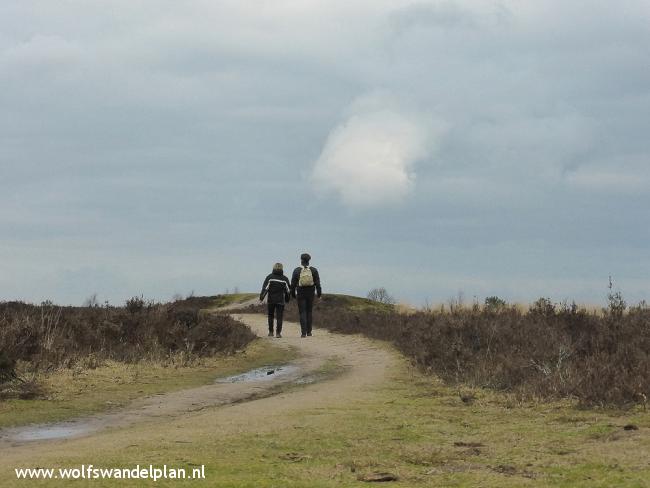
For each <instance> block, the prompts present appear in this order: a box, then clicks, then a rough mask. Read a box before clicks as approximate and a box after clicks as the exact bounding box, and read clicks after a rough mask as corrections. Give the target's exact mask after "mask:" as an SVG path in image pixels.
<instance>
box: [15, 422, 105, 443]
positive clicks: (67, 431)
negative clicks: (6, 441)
mask: <svg viewBox="0 0 650 488" xmlns="http://www.w3.org/2000/svg"><path fill="white" fill-rule="evenodd" d="M11 430H13V431H14V432H10V433H9V435H8V436H7V437H9V438H10V439H11V440H12V441H18V442H29V441H44V440H51V439H67V438H70V437H76V436H79V435H83V434H87V433H89V432H91V431H92V430H93V428H92V426H91V425H90V424H89V423H85V422H79V423H72V422H62V423H58V424H49V425H34V426H27V427H20V428H17V429H11ZM2 437H4V436H2Z"/></svg>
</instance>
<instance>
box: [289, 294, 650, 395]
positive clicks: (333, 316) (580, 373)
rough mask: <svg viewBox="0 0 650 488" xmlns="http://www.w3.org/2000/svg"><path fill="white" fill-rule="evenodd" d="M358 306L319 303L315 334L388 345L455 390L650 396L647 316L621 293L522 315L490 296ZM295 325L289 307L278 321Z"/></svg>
mask: <svg viewBox="0 0 650 488" xmlns="http://www.w3.org/2000/svg"><path fill="white" fill-rule="evenodd" d="M377 305H380V306H373V302H370V301H367V300H363V299H351V298H350V297H341V296H336V295H327V296H324V298H323V300H321V301H320V302H317V303H316V305H315V307H314V323H315V327H324V328H327V329H329V330H331V331H335V332H341V333H344V334H354V333H363V334H364V335H367V336H369V337H372V338H376V339H381V340H386V341H390V342H392V343H393V344H394V345H395V346H396V347H397V348H398V349H399V350H400V351H401V352H402V353H404V354H405V355H406V356H407V357H409V358H411V360H412V361H413V362H414V363H415V364H416V365H417V366H419V367H420V368H422V369H423V370H425V371H429V372H431V373H435V374H437V375H438V376H440V377H441V378H443V379H444V380H446V381H447V382H450V383H453V384H461V383H465V384H469V385H472V386H478V387H489V388H494V389H497V390H502V391H508V392H514V393H517V394H519V395H522V396H523V397H525V398H576V399H578V400H579V401H580V402H581V403H582V404H584V405H619V406H624V405H631V404H635V403H636V404H643V405H645V402H646V399H647V397H648V396H650V308H648V307H647V306H646V304H645V303H642V304H640V305H638V306H636V307H631V308H629V309H628V308H627V306H626V304H625V302H624V301H623V299H622V297H621V296H620V294H616V293H615V294H612V295H610V300H609V305H608V307H607V308H605V309H603V310H600V311H587V310H586V309H584V308H580V307H578V306H576V305H575V304H559V305H558V304H554V303H552V302H551V301H550V300H548V299H544V298H542V299H540V300H538V301H537V302H535V303H534V304H533V305H531V306H530V307H529V308H528V309H527V310H523V309H522V308H521V307H517V306H511V305H508V304H506V303H505V302H504V301H503V300H501V299H498V298H497V297H490V298H489V299H488V300H486V303H485V305H482V306H480V305H474V306H472V307H462V306H458V305H457V304H456V305H452V306H451V307H447V308H445V307H441V308H439V309H437V310H420V311H417V312H415V313H409V314H401V313H398V312H397V311H396V310H395V309H394V308H392V307H387V306H384V305H382V304H377ZM285 316H286V317H287V320H294V321H297V320H298V315H297V309H296V306H295V301H294V302H292V303H290V304H289V306H288V307H287V311H286V313H285Z"/></svg>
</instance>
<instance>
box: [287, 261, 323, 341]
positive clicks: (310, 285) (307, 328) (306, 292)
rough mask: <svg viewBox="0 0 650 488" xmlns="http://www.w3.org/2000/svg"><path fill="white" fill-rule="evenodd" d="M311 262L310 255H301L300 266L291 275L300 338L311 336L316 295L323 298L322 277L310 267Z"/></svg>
mask: <svg viewBox="0 0 650 488" xmlns="http://www.w3.org/2000/svg"><path fill="white" fill-rule="evenodd" d="M309 261H311V256H310V255H309V254H307V253H303V254H301V255H300V266H299V267H297V268H296V269H294V270H293V275H291V295H292V296H293V297H294V298H297V299H298V311H299V312H300V332H301V335H300V337H307V336H311V326H312V309H313V308H314V295H316V296H318V298H320V297H321V287H320V276H319V274H318V270H317V269H316V268H314V267H313V266H309Z"/></svg>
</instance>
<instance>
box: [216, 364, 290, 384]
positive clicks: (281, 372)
mask: <svg viewBox="0 0 650 488" xmlns="http://www.w3.org/2000/svg"><path fill="white" fill-rule="evenodd" d="M298 370H299V368H298V366H296V365H294V364H284V365H282V366H263V367H261V368H257V369H252V370H250V371H247V372H245V373H241V374H236V375H234V376H228V377H226V378H218V379H217V380H215V383H242V382H250V381H268V380H272V379H275V378H278V377H282V376H287V375H289V374H291V373H295V372H296V371H298Z"/></svg>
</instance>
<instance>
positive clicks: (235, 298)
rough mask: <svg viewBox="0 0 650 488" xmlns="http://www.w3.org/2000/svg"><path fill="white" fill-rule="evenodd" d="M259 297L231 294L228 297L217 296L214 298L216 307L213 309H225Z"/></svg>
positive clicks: (250, 294)
mask: <svg viewBox="0 0 650 488" xmlns="http://www.w3.org/2000/svg"><path fill="white" fill-rule="evenodd" d="M256 296H258V295H257V294H256V293H231V294H228V295H217V296H216V297H214V305H213V306H212V307H211V308H219V307H225V306H227V305H233V304H235V303H242V302H245V301H247V300H250V299H251V298H255V297H256Z"/></svg>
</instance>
